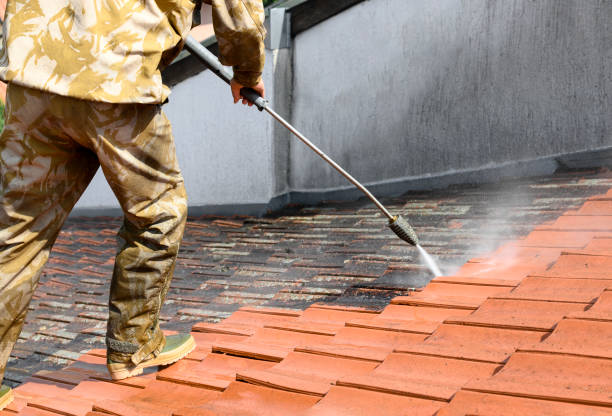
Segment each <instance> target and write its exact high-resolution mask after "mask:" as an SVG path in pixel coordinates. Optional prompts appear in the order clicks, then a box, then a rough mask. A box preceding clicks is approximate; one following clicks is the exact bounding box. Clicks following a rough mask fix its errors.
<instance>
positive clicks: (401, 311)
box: [375, 304, 472, 323]
mask: <svg viewBox="0 0 612 416" xmlns="http://www.w3.org/2000/svg"><path fill="white" fill-rule="evenodd" d="M470 313H472V311H471V310H470V309H453V308H440V307H434V306H409V305H394V304H390V305H387V307H386V308H385V309H384V310H383V311H382V313H381V314H380V315H379V316H378V317H376V318H375V319H388V320H398V321H431V322H438V323H441V322H442V321H444V320H445V319H446V318H448V317H449V316H457V315H469V314H470Z"/></svg>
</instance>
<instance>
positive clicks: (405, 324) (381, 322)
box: [346, 319, 440, 334]
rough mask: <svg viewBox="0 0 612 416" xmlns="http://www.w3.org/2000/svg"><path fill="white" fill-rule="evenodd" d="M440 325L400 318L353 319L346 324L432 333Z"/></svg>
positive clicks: (358, 326) (433, 322) (384, 329)
mask: <svg viewBox="0 0 612 416" xmlns="http://www.w3.org/2000/svg"><path fill="white" fill-rule="evenodd" d="M438 325H440V323H439V322H435V321H422V320H421V321H407V320H399V319H395V320H394V319H363V320H362V319H353V320H352V321H348V322H347V323H346V326H349V327H356V328H367V329H378V330H382V331H397V332H409V333H416V334H431V333H432V332H433V331H435V329H436V328H437V327H438Z"/></svg>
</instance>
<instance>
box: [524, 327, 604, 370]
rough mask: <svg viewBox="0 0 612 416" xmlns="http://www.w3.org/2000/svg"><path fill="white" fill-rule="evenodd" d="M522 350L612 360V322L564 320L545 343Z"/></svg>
mask: <svg viewBox="0 0 612 416" xmlns="http://www.w3.org/2000/svg"><path fill="white" fill-rule="evenodd" d="M521 350H522V351H540V352H551V353H559V354H575V355H580V356H591V357H601V358H611V359H612V321H586V320H582V319H563V320H562V321H561V322H559V324H558V325H557V327H556V328H555V330H554V331H553V333H552V334H551V335H550V336H549V337H548V338H546V339H545V340H544V341H542V342H541V343H538V344H534V345H532V346H524V347H521ZM611 377H612V375H611Z"/></svg>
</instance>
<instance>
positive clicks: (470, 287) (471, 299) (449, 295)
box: [391, 282, 512, 309]
mask: <svg viewBox="0 0 612 416" xmlns="http://www.w3.org/2000/svg"><path fill="white" fill-rule="evenodd" d="M511 289H512V288H511V287H500V286H484V285H474V284H460V283H459V284H455V283H436V282H431V283H429V284H428V285H427V286H426V287H425V289H424V290H423V291H422V292H415V293H413V294H411V295H410V296H398V297H396V298H394V299H393V300H392V301H391V302H392V303H393V304H396V305H426V306H442V307H452V308H457V309H475V308H477V307H478V306H479V305H480V304H481V303H482V302H483V301H484V300H485V299H487V298H488V297H490V296H500V295H503V294H504V293H508V292H510V290H511Z"/></svg>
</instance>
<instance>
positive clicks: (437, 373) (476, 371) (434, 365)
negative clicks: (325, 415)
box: [336, 353, 499, 401]
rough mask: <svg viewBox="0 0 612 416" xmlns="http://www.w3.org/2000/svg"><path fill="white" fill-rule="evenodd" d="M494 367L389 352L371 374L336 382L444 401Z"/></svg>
mask: <svg viewBox="0 0 612 416" xmlns="http://www.w3.org/2000/svg"><path fill="white" fill-rule="evenodd" d="M498 367H499V365H497V364H492V363H482V362H473V361H466V360H457V359H452V358H443V357H427V356H422V355H413V354H397V353H393V354H390V355H389V356H388V357H387V358H386V359H385V361H384V362H383V363H382V364H381V365H380V366H379V367H378V368H376V370H374V371H373V372H372V373H371V374H369V375H365V376H348V377H344V378H342V379H340V380H338V381H337V382H336V384H337V385H338V386H346V387H355V388H360V389H365V390H373V391H378V392H384V393H392V394H399V395H405V396H412V397H420V398H424V399H430V400H441V401H448V400H450V399H451V397H452V396H453V395H454V394H455V392H456V391H457V390H458V389H459V388H461V386H463V385H464V384H465V383H466V382H468V381H470V380H473V379H475V378H484V377H488V376H491V375H492V374H493V373H494V371H495V370H496V369H497V368H498Z"/></svg>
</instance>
